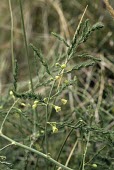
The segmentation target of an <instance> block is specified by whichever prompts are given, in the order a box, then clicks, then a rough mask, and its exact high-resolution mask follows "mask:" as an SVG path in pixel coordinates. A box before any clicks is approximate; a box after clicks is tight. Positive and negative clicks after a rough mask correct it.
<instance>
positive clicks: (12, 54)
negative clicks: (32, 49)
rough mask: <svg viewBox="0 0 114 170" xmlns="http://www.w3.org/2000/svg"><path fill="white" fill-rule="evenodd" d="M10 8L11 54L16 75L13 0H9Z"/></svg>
mask: <svg viewBox="0 0 114 170" xmlns="http://www.w3.org/2000/svg"><path fill="white" fill-rule="evenodd" d="M9 9H10V17H11V56H12V72H13V75H14V71H15V70H14V60H15V59H14V50H13V49H14V46H13V42H14V36H13V13H12V6H11V0H9Z"/></svg>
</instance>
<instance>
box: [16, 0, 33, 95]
mask: <svg viewBox="0 0 114 170" xmlns="http://www.w3.org/2000/svg"><path fill="white" fill-rule="evenodd" d="M19 5H20V12H21V21H22V28H23V36H24V42H25V49H26V56H27V61H28V69H29V77H30V84H31V90H32V92H34V88H33V81H32V74H31V67H30V59H29V52H28V45H27V38H26V32H25V24H24V16H23V8H22V2H21V0H19Z"/></svg>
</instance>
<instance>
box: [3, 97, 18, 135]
mask: <svg viewBox="0 0 114 170" xmlns="http://www.w3.org/2000/svg"><path fill="white" fill-rule="evenodd" d="M18 100H19V99H17V100H15V102H14V103H13V105H12V106H11V107H10V109H9V110H8V112H7V114H6V116H5V118H4V120H3V122H2V124H1V127H0V131H1V132H2V130H3V126H4V124H5V121H6V119H7V117H8V115H9V113H10V112H11V110H12V109H13V107H14V106H15V104H16V103H17V102H18Z"/></svg>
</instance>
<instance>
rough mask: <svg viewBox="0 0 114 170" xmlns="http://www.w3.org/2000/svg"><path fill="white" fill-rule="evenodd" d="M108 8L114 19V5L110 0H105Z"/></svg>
mask: <svg viewBox="0 0 114 170" xmlns="http://www.w3.org/2000/svg"><path fill="white" fill-rule="evenodd" d="M104 2H105V4H106V7H107V10H108V11H109V13H110V15H111V17H112V18H113V19H114V9H113V8H112V6H111V5H110V3H109V0H104Z"/></svg>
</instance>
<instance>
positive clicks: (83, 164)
mask: <svg viewBox="0 0 114 170" xmlns="http://www.w3.org/2000/svg"><path fill="white" fill-rule="evenodd" d="M89 139H90V132H89V134H88V138H87V143H86V147H85V151H84V154H83V160H82V170H84V169H85V157H86V153H87V148H88V143H89Z"/></svg>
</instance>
